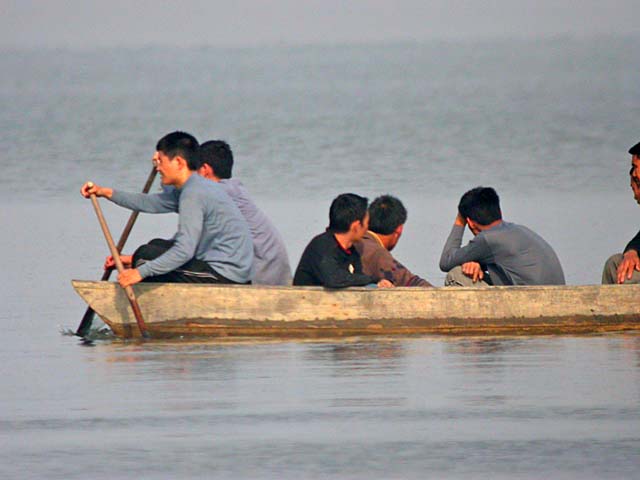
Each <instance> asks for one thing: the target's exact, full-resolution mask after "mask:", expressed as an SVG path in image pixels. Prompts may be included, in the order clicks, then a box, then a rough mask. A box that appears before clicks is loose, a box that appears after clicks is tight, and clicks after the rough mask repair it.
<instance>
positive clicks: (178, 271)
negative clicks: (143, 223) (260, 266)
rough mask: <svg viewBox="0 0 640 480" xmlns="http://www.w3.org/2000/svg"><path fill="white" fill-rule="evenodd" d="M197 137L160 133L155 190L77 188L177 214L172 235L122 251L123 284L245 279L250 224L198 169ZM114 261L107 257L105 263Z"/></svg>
mask: <svg viewBox="0 0 640 480" xmlns="http://www.w3.org/2000/svg"><path fill="white" fill-rule="evenodd" d="M198 150H199V145H198V141H197V140H196V139H195V137H193V136H192V135H189V134H188V133H184V132H172V133H169V134H168V135H165V136H164V137H162V138H161V139H160V140H159V141H158V143H157V145H156V153H155V154H154V156H153V164H154V165H155V167H156V169H157V170H158V173H159V174H160V178H161V179H162V185H163V187H165V186H169V187H173V188H167V189H164V190H163V191H162V192H160V193H157V194H144V193H127V192H122V191H120V190H114V189H112V188H109V187H100V186H98V185H93V184H91V183H90V182H87V183H85V184H84V185H83V186H82V188H81V190H80V193H81V194H82V195H83V196H84V197H85V198H89V197H90V195H91V194H95V195H96V196H98V197H104V198H107V199H108V200H111V201H112V202H113V203H115V204H117V205H120V206H121V207H124V208H128V209H129V210H134V211H138V212H145V213H169V212H177V213H178V214H179V220H178V231H177V232H176V234H175V235H174V236H173V238H172V239H171V240H163V239H155V240H152V241H151V242H149V243H148V244H146V245H142V246H141V247H139V248H138V249H137V250H136V251H135V253H134V254H133V256H128V255H123V256H122V257H121V259H122V262H123V264H124V266H125V267H126V270H124V271H123V272H122V273H120V274H119V275H118V282H119V283H120V285H122V286H123V287H126V286H129V285H134V284H136V283H138V282H140V281H148V282H186V283H241V284H244V283H249V282H250V281H251V277H252V265H253V243H252V241H251V233H250V232H249V226H248V225H247V222H246V221H245V219H244V217H243V216H242V213H240V210H239V209H238V207H237V206H236V205H235V203H234V202H233V200H232V199H231V198H230V197H229V195H227V193H226V192H225V191H224V189H223V188H222V187H221V186H220V185H218V184H217V183H214V182H211V181H209V180H207V179H206V178H203V177H201V176H200V175H198V174H197V170H198V168H199V167H200V160H199V151H198ZM112 267H113V259H112V258H111V257H109V258H107V261H106V263H105V268H112Z"/></svg>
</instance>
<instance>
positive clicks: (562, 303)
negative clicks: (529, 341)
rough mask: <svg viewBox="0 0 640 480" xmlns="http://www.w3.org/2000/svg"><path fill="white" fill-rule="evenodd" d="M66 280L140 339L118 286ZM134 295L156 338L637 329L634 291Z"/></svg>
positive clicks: (215, 289) (168, 290) (301, 290)
mask: <svg viewBox="0 0 640 480" xmlns="http://www.w3.org/2000/svg"><path fill="white" fill-rule="evenodd" d="M72 283H73V287H74V288H75V289H76V291H77V292H78V293H79V294H80V296H81V297H82V298H83V299H84V300H85V301H86V302H87V304H88V305H89V306H90V307H91V308H92V309H93V310H94V311H95V312H96V313H97V314H98V315H99V316H100V318H102V319H103V321H104V322H105V323H106V324H107V325H109V326H110V327H111V329H112V330H113V331H114V333H115V334H116V335H118V336H121V337H125V338H128V337H135V336H138V335H139V331H138V329H137V327H136V321H135V318H134V316H133V313H132V311H131V309H130V306H129V303H128V300H127V297H126V295H125V294H124V292H123V291H122V289H121V288H120V287H119V286H118V285H117V284H116V283H112V282H93V281H79V280H74V281H73V282H72ZM134 290H135V293H136V296H137V298H138V302H139V304H140V308H141V309H142V312H143V314H144V316H145V321H146V323H147V328H148V329H149V332H150V333H151V335H152V336H153V337H155V338H158V337H171V336H181V335H202V336H229V335H240V336H246V335H249V336H311V337H317V336H343V335H375V334H378V335H380V334H382V335H389V334H419V333H449V334H492V333H526V334H545V333H586V332H601V331H620V330H629V329H640V301H639V300H640V285H603V286H600V285H584V286H539V287H533V286H531V287H491V288H394V289H366V288H351V289H345V290H326V289H322V288H316V287H266V286H265V287H262V286H236V285H233V286H232V285H195V284H175V283H174V284H152V283H148V284H138V285H136V286H135V287H134Z"/></svg>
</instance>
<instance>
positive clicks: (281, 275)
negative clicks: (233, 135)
mask: <svg viewBox="0 0 640 480" xmlns="http://www.w3.org/2000/svg"><path fill="white" fill-rule="evenodd" d="M232 168H233V152H232V151H231V148H230V147H229V145H228V144H227V143H226V142H223V141H222V140H211V141H208V142H204V143H203V144H202V145H200V169H199V170H198V173H199V174H200V175H202V176H203V177H205V178H208V179H209V180H213V181H214V182H218V183H219V185H221V186H222V188H224V190H225V192H227V194H228V195H229V196H230V197H231V199H232V200H233V201H234V202H235V204H236V205H237V206H238V208H239V209H240V212H242V215H243V216H244V218H245V220H246V221H247V223H248V224H249V230H250V231H251V237H252V238H253V262H254V263H253V266H254V276H253V283H254V284H260V285H291V267H290V266H289V256H288V255H287V248H286V247H285V245H284V240H283V239H282V237H281V236H280V233H279V232H278V230H276V227H275V226H274V225H273V223H271V221H270V220H269V218H268V217H267V216H266V215H265V214H264V213H263V212H262V210H260V209H259V208H258V207H257V206H256V204H255V203H253V200H252V199H251V197H249V193H248V192H247V190H246V188H244V185H242V182H240V180H237V179H235V178H231V170H232Z"/></svg>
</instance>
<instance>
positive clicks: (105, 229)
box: [88, 182, 149, 338]
mask: <svg viewBox="0 0 640 480" xmlns="http://www.w3.org/2000/svg"><path fill="white" fill-rule="evenodd" d="M88 185H89V187H92V186H93V184H92V183H91V182H88ZM89 198H91V203H93V209H94V210H95V211H96V216H97V217H98V222H100V227H101V228H102V233H104V239H105V240H106V241H107V245H109V251H110V252H111V256H112V257H113V262H114V263H115V264H116V269H117V270H118V272H120V273H121V272H123V271H124V265H122V260H121V259H120V252H118V249H117V248H116V244H115V243H114V242H113V237H112V236H111V232H110V231H109V226H108V225H107V222H106V220H105V219H104V215H103V214H102V209H101V208H100V204H99V203H98V198H97V197H96V196H95V194H94V193H92V194H91V195H89ZM124 291H125V292H126V293H127V298H128V299H129V304H130V305H131V309H132V310H133V315H134V316H135V317H136V322H137V323H138V328H139V329H140V334H141V335H142V336H143V337H145V338H149V334H148V333H147V327H146V326H145V324H144V319H143V318H142V311H141V310H140V306H139V305H138V301H137V300H136V294H135V293H134V292H133V288H131V286H128V287H124Z"/></svg>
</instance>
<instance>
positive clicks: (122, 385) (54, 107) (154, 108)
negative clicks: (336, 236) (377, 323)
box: [0, 38, 640, 479]
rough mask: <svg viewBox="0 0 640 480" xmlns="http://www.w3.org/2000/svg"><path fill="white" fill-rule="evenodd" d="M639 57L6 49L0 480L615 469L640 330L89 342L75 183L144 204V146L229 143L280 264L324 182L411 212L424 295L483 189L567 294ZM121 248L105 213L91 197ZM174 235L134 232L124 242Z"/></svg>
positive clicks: (632, 219)
mask: <svg viewBox="0 0 640 480" xmlns="http://www.w3.org/2000/svg"><path fill="white" fill-rule="evenodd" d="M639 46H640V39H638V38H598V39H591V40H588V39H587V40H572V39H568V38H559V39H555V40H548V41H543V42H532V41H528V42H523V41H515V42H509V41H495V42H480V43H457V44H456V43H430V44H424V45H410V44H404V45H389V46H370V47H333V48H332V47H323V48H313V47H306V48H284V47H283V48H273V49H262V50H258V49H256V50H216V49H202V50H190V51H184V50H169V51H160V50H154V49H146V50H100V51H92V52H85V53H71V52H63V51H51V52H4V53H0V71H2V72H3V73H2V75H0V105H1V106H2V108H0V129H2V131H3V132H4V137H5V141H4V142H2V144H0V158H1V159H2V160H0V162H2V163H1V165H2V167H3V175H2V176H0V199H1V200H2V204H3V207H2V208H1V209H0V222H1V224H2V225H4V226H5V231H4V235H2V236H0V251H1V252H2V265H3V272H4V275H2V276H0V301H1V303H2V306H3V308H2V309H1V310H0V321H1V323H2V325H3V327H4V333H5V337H6V339H5V342H4V344H3V348H2V349H0V356H1V357H2V358H1V359H0V379H1V380H0V478H34V479H35V478H45V477H46V478H65V479H66V478H130V477H133V476H135V477H139V478H348V479H351V478H363V479H364V478H367V479H368V478H526V479H534V478H560V479H565V478H567V479H577V478H593V479H596V478H632V477H634V476H636V475H637V471H638V468H639V467H640V434H639V433H638V432H640V413H639V412H640V408H639V407H640V336H639V335H637V334H625V335H610V336H594V337H540V338H504V337H501V338H442V337H425V338H405V339H377V340H376V339H353V340H351V341H323V342H308V343H307V342H264V343H249V342H239V343H215V342H201V343H187V342H149V343H145V344H138V343H126V342H120V341H115V340H110V339H105V340H100V341H97V342H96V343H95V344H94V345H93V346H83V345H82V344H81V343H80V342H79V341H78V340H77V339H76V338H74V337H69V336H64V335H61V334H60V330H65V329H75V327H76V326H77V324H78V322H79V320H80V318H81V316H82V314H83V312H84V305H83V304H82V302H81V300H80V299H79V297H77V296H76V295H75V293H74V292H73V291H72V289H71V286H70V279H71V278H85V279H93V278H98V277H99V275H100V274H101V272H100V265H101V263H102V260H103V258H104V256H105V255H106V247H105V245H104V241H103V240H102V238H101V235H100V231H99V227H98V225H97V223H96V220H95V218H94V214H93V212H92V210H91V207H90V204H89V203H88V202H86V201H84V200H82V199H81V198H80V196H79V195H78V193H77V190H78V188H79V186H80V184H81V183H82V182H83V181H84V180H86V179H92V180H94V181H96V182H98V183H103V184H106V185H116V186H122V187H124V188H126V189H131V190H139V189H140V188H141V186H142V184H143V183H144V180H145V178H146V176H147V175H148V172H149V170H150V167H151V165H150V162H149V159H150V157H151V154H152V153H153V152H152V150H153V146H154V145H155V141H156V140H157V138H158V137H159V136H161V135H162V134H164V133H166V132H168V131H171V130H174V129H178V128H180V129H184V130H187V131H190V132H192V133H194V134H195V135H196V136H197V137H198V138H199V139H201V140H205V139H208V138H226V139H227V140H228V141H229V142H230V143H231V145H232V146H233V147H234V150H235V153H236V161H237V166H236V170H235V173H236V175H237V176H238V177H240V178H242V179H243V180H244V182H245V184H246V185H247V186H248V188H249V189H250V191H251V192H252V193H253V195H254V197H255V199H256V200H257V201H258V203H260V205H261V206H263V207H264V209H265V210H266V211H267V212H268V213H269V215H270V216H271V217H272V218H273V220H274V221H275V223H276V224H277V225H278V226H279V228H280V230H281V231H282V233H283V235H284V237H285V238H286V239H287V243H288V245H289V253H290V256H291V259H292V264H294V265H295V264H296V263H297V260H298V258H299V256H300V253H301V251H302V249H303V247H304V245H305V244H306V242H307V241H308V240H309V238H310V237H311V236H312V235H314V234H315V233H318V232H319V231H321V230H322V229H323V228H324V226H325V225H326V223H327V220H326V218H327V209H328V204H329V202H330V200H331V199H332V198H333V197H334V196H335V195H336V194H337V193H340V192H343V191H355V192H359V193H362V194H365V195H368V196H369V197H373V196H375V195H378V194H380V193H387V192H389V193H393V194H396V195H398V196H399V197H400V198H402V199H403V201H404V202H405V204H406V205H407V207H408V209H409V222H408V224H407V227H406V229H405V234H404V236H403V239H402V241H401V242H400V244H399V246H398V248H397V256H398V257H399V258H400V259H401V260H403V261H404V262H405V263H406V264H407V265H409V266H410V268H412V269H413V270H415V271H416V273H420V274H422V275H423V276H425V277H426V278H428V279H429V280H431V281H433V282H435V283H440V282H441V281H442V280H443V274H442V273H441V272H439V271H438V269H437V260H438V258H439V254H440V249H441V247H442V244H443V242H444V240H445V238H446V236H447V234H448V231H449V228H450V225H451V223H452V221H453V217H454V215H455V206H456V204H457V200H458V198H459V196H460V194H461V193H462V192H464V191H465V190H467V189H468V188H470V187H472V186H475V185H478V184H486V185H492V186H494V187H496V188H497V189H498V191H499V193H500V194H501V197H502V200H503V211H504V213H505V217H506V218H507V219H509V220H512V221H515V222H519V223H523V224H526V225H528V226H530V227H532V228H534V229H535V230H537V231H539V232H540V233H541V234H542V235H543V236H544V237H545V238H546V239H547V240H548V241H549V242H550V243H551V244H552V245H553V246H554V247H555V249H556V251H557V252H558V255H559V257H560V258H561V261H562V263H563V266H564V268H565V273H566V276H567V279H568V281H569V283H572V284H580V283H598V282H599V277H600V270H601V266H602V263H603V261H604V259H605V258H606V257H607V256H608V255H609V254H611V253H613V252H615V251H618V250H620V249H621V248H622V247H623V246H624V245H625V244H626V242H627V241H628V240H629V239H630V238H631V236H632V235H633V234H634V233H635V232H636V231H637V228H638V224H639V221H638V220H639V214H640V210H638V206H637V205H636V204H635V203H634V201H633V199H632V197H631V193H630V190H629V187H628V179H627V178H628V177H627V171H628V164H629V158H628V155H627V154H626V150H627V149H628V147H629V146H630V145H632V144H633V143H635V142H637V141H638V140H640V138H639V137H638V129H637V118H638V115H639V114H640V87H639V86H638V82H637V80H635V79H634V77H633V75H632V74H631V72H632V69H630V67H629V66H630V65H637V64H638V61H639V60H640V48H638V47H639ZM103 208H104V209H105V213H106V216H107V219H108V221H109V223H110V225H111V227H112V230H113V231H114V234H116V236H117V234H118V233H119V231H120V229H121V228H122V226H123V224H124V222H125V220H126V216H127V214H126V212H123V211H121V210H120V209H117V208H114V207H112V206H110V205H107V204H104V206H103ZM175 222H176V217H175V216H171V215H168V216H142V217H141V218H140V220H139V222H138V224H137V225H136V227H135V229H134V232H133V234H132V236H131V238H130V241H129V245H131V246H135V245H137V244H139V243H141V242H143V241H145V240H147V239H149V238H150V237H152V236H162V235H170V234H171V233H172V232H173V229H174V228H175Z"/></svg>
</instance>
